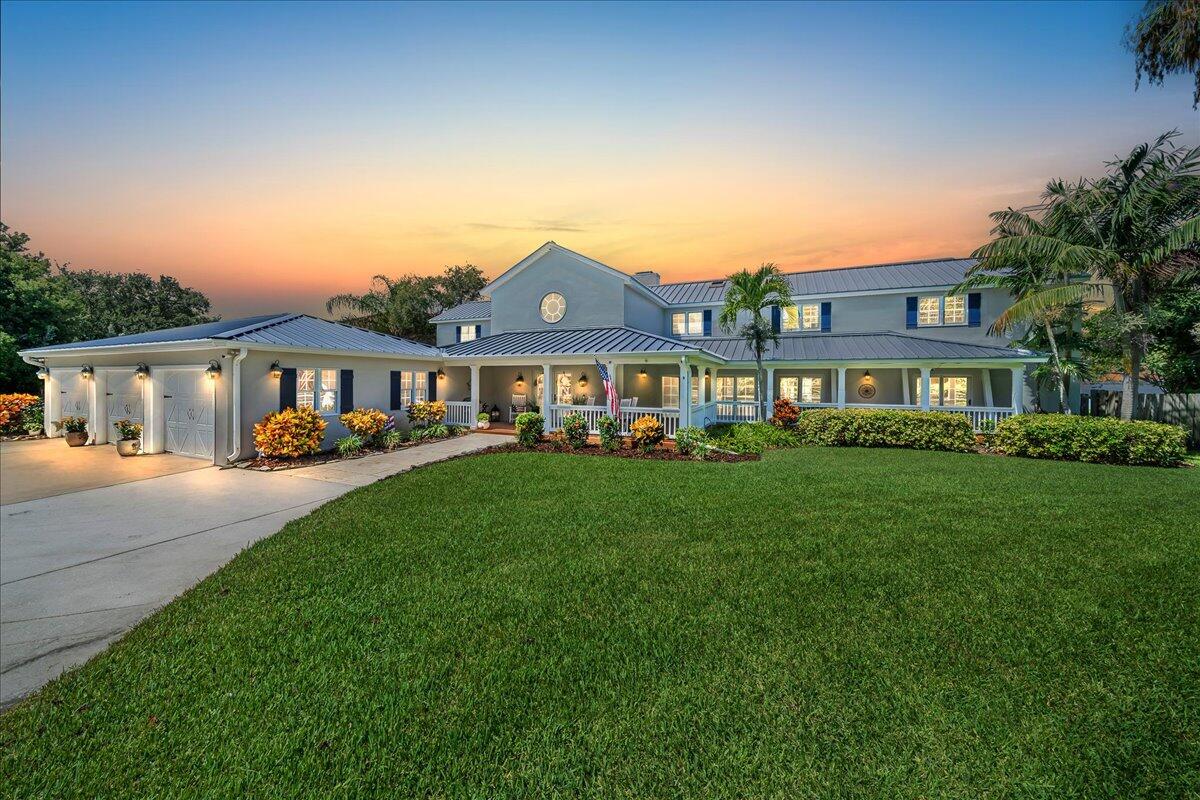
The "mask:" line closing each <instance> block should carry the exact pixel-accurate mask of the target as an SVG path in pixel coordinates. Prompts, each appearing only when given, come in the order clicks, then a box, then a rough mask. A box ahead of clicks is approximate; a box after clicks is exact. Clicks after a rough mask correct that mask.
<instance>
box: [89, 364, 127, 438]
mask: <svg viewBox="0 0 1200 800" xmlns="http://www.w3.org/2000/svg"><path fill="white" fill-rule="evenodd" d="M134 380H135V381H136V380H137V379H136V378H134ZM88 383H90V384H92V385H91V390H92V391H91V396H90V397H89V398H88V399H89V408H88V416H89V417H90V418H91V419H89V420H88V422H89V423H90V425H89V427H90V428H91V429H92V444H108V370H106V369H98V370H96V372H95V374H94V375H92V379H91V380H90V381H88Z"/></svg>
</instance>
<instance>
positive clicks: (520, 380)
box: [517, 372, 525, 386]
mask: <svg viewBox="0 0 1200 800" xmlns="http://www.w3.org/2000/svg"><path fill="white" fill-rule="evenodd" d="M524 382H525V376H524V375H523V374H521V373H520V372H518V373H517V386H520V385H521V384H523V383H524Z"/></svg>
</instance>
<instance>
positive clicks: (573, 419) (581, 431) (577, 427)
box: [562, 414, 588, 450]
mask: <svg viewBox="0 0 1200 800" xmlns="http://www.w3.org/2000/svg"><path fill="white" fill-rule="evenodd" d="M562 432H563V437H564V438H565V440H566V443H567V447H569V448H571V449H572V450H578V449H579V448H581V447H586V446H587V440H588V424H587V420H586V419H584V418H583V415H582V414H567V415H566V416H565V417H563V419H562Z"/></svg>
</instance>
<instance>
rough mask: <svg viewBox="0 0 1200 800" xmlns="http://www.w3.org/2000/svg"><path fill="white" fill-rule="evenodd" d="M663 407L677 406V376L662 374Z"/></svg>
mask: <svg viewBox="0 0 1200 800" xmlns="http://www.w3.org/2000/svg"><path fill="white" fill-rule="evenodd" d="M662 404H663V408H679V376H678V375H664V376H663V379H662Z"/></svg>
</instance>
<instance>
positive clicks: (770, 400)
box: [767, 367, 775, 419]
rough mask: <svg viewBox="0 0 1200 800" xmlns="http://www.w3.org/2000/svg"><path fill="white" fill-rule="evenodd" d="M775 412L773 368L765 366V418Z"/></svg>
mask: <svg viewBox="0 0 1200 800" xmlns="http://www.w3.org/2000/svg"><path fill="white" fill-rule="evenodd" d="M774 413H775V368H774V367H767V419H770V418H771V416H772V415H773V414H774Z"/></svg>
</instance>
